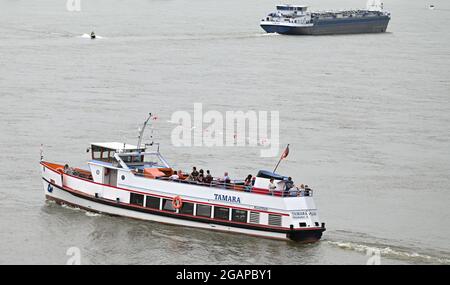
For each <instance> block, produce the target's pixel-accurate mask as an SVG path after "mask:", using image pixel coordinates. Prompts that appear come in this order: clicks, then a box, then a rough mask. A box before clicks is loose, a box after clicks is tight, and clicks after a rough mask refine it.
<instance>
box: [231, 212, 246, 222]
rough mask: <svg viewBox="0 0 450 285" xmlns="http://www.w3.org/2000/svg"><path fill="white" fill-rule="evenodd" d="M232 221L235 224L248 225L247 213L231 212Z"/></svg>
mask: <svg viewBox="0 0 450 285" xmlns="http://www.w3.org/2000/svg"><path fill="white" fill-rule="evenodd" d="M231 220H233V221H235V222H241V223H246V222H247V211H245V210H237V209H233V210H232V211H231Z"/></svg>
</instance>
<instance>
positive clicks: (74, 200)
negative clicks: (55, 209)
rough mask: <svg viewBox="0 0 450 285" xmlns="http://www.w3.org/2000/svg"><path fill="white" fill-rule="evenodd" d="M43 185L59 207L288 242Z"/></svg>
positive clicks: (277, 235) (278, 235) (263, 233)
mask: <svg viewBox="0 0 450 285" xmlns="http://www.w3.org/2000/svg"><path fill="white" fill-rule="evenodd" d="M43 183H44V191H45V192H46V193H45V197H46V199H47V200H50V201H54V202H56V203H58V204H61V205H67V206H70V207H74V208H80V209H83V210H86V211H91V212H95V213H102V214H108V215H113V216H122V217H128V218H134V219H140V220H146V221H155V222H160V223H165V224H172V225H179V226H186V227H194V228H202V229H210V230H216V231H222V232H232V233H241V234H247V235H253V236H262V237H266V238H274V239H281V240H288V238H287V237H286V234H285V233H272V232H266V231H256V230H248V229H240V228H235V227H229V226H222V225H217V224H206V223H200V222H195V221H187V220H181V219H177V218H170V217H164V216H160V215H152V214H148V213H142V212H137V211H135V210H127V209H122V208H118V207H113V206H109V205H104V204H100V203H96V202H93V201H90V200H87V199H83V198H79V197H77V196H75V195H72V194H70V193H69V192H67V191H65V190H61V189H60V188H59V187H57V186H55V185H51V187H52V192H51V193H50V192H49V191H48V189H49V185H50V183H48V182H47V181H45V180H43Z"/></svg>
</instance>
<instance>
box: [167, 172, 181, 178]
mask: <svg viewBox="0 0 450 285" xmlns="http://www.w3.org/2000/svg"><path fill="white" fill-rule="evenodd" d="M169 178H170V179H173V180H176V179H180V176H178V172H177V171H176V170H175V171H174V172H173V174H172V176H170V177H169Z"/></svg>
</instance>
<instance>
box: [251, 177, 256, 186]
mask: <svg viewBox="0 0 450 285" xmlns="http://www.w3.org/2000/svg"><path fill="white" fill-rule="evenodd" d="M255 182H256V176H253V177H252V186H255Z"/></svg>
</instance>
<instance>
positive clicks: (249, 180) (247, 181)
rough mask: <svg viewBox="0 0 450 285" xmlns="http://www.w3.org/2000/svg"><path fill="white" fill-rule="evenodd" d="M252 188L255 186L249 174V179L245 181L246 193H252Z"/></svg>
mask: <svg viewBox="0 0 450 285" xmlns="http://www.w3.org/2000/svg"><path fill="white" fill-rule="evenodd" d="M252 186H253V184H252V175H251V174H249V175H248V176H247V178H245V181H244V189H245V191H247V192H250V191H251V190H252Z"/></svg>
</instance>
